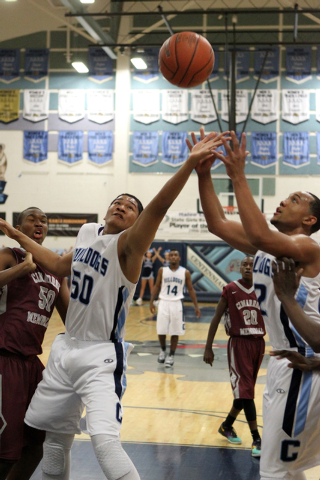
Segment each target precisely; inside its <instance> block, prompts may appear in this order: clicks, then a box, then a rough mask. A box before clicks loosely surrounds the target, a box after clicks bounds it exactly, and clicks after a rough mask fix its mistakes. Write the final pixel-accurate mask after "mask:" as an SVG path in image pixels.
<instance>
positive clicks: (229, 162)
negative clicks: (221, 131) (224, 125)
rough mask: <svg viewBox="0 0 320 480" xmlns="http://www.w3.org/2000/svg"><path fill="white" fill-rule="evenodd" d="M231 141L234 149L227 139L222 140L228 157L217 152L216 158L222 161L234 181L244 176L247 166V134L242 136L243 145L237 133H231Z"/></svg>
mask: <svg viewBox="0 0 320 480" xmlns="http://www.w3.org/2000/svg"><path fill="white" fill-rule="evenodd" d="M230 135H231V140H232V144H233V149H232V148H231V146H230V145H229V144H228V139H226V138H223V137H222V138H221V141H222V145H223V146H224V148H225V150H226V153H227V154H226V155H222V154H221V153H219V152H216V154H215V155H216V157H217V158H219V160H221V161H222V162H223V163H224V164H225V166H226V170H227V174H228V176H229V177H230V178H231V179H233V178H236V177H237V176H239V175H242V174H244V167H245V164H246V157H247V155H248V153H249V152H248V151H247V150H246V134H245V133H243V134H242V135H241V145H240V143H239V140H238V139H237V136H236V134H235V132H233V131H232V132H231V134H230Z"/></svg>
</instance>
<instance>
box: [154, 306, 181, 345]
mask: <svg viewBox="0 0 320 480" xmlns="http://www.w3.org/2000/svg"><path fill="white" fill-rule="evenodd" d="M157 334H158V335H171V336H172V335H179V336H181V335H184V334H185V323H184V321H183V307H182V302H181V300H175V301H169V300H161V299H160V301H159V306H158V315H157Z"/></svg>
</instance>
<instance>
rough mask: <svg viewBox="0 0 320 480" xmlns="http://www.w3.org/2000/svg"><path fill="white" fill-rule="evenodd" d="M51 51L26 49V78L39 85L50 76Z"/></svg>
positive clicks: (46, 49)
mask: <svg viewBox="0 0 320 480" xmlns="http://www.w3.org/2000/svg"><path fill="white" fill-rule="evenodd" d="M48 65H49V49H48V48H26V54H25V66H24V78H25V79H27V80H31V82H34V83H37V82H40V81H41V80H43V79H44V78H45V77H47V76H48Z"/></svg>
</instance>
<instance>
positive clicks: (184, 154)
mask: <svg viewBox="0 0 320 480" xmlns="http://www.w3.org/2000/svg"><path fill="white" fill-rule="evenodd" d="M187 136H188V134H187V132H162V163H165V164H166V165H170V166H171V167H179V166H180V165H182V164H183V163H184V162H185V161H186V160H187V158H188V147H187V144H186V139H187Z"/></svg>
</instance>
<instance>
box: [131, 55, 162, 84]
mask: <svg viewBox="0 0 320 480" xmlns="http://www.w3.org/2000/svg"><path fill="white" fill-rule="evenodd" d="M138 56H139V57H141V58H142V59H143V60H144V61H145V63H146V64H147V69H146V70H138V69H137V68H136V67H133V78H134V79H135V80H138V82H142V83H146V84H147V83H150V82H154V81H155V80H157V79H158V78H159V65H158V58H159V48H144V52H142V53H138Z"/></svg>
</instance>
